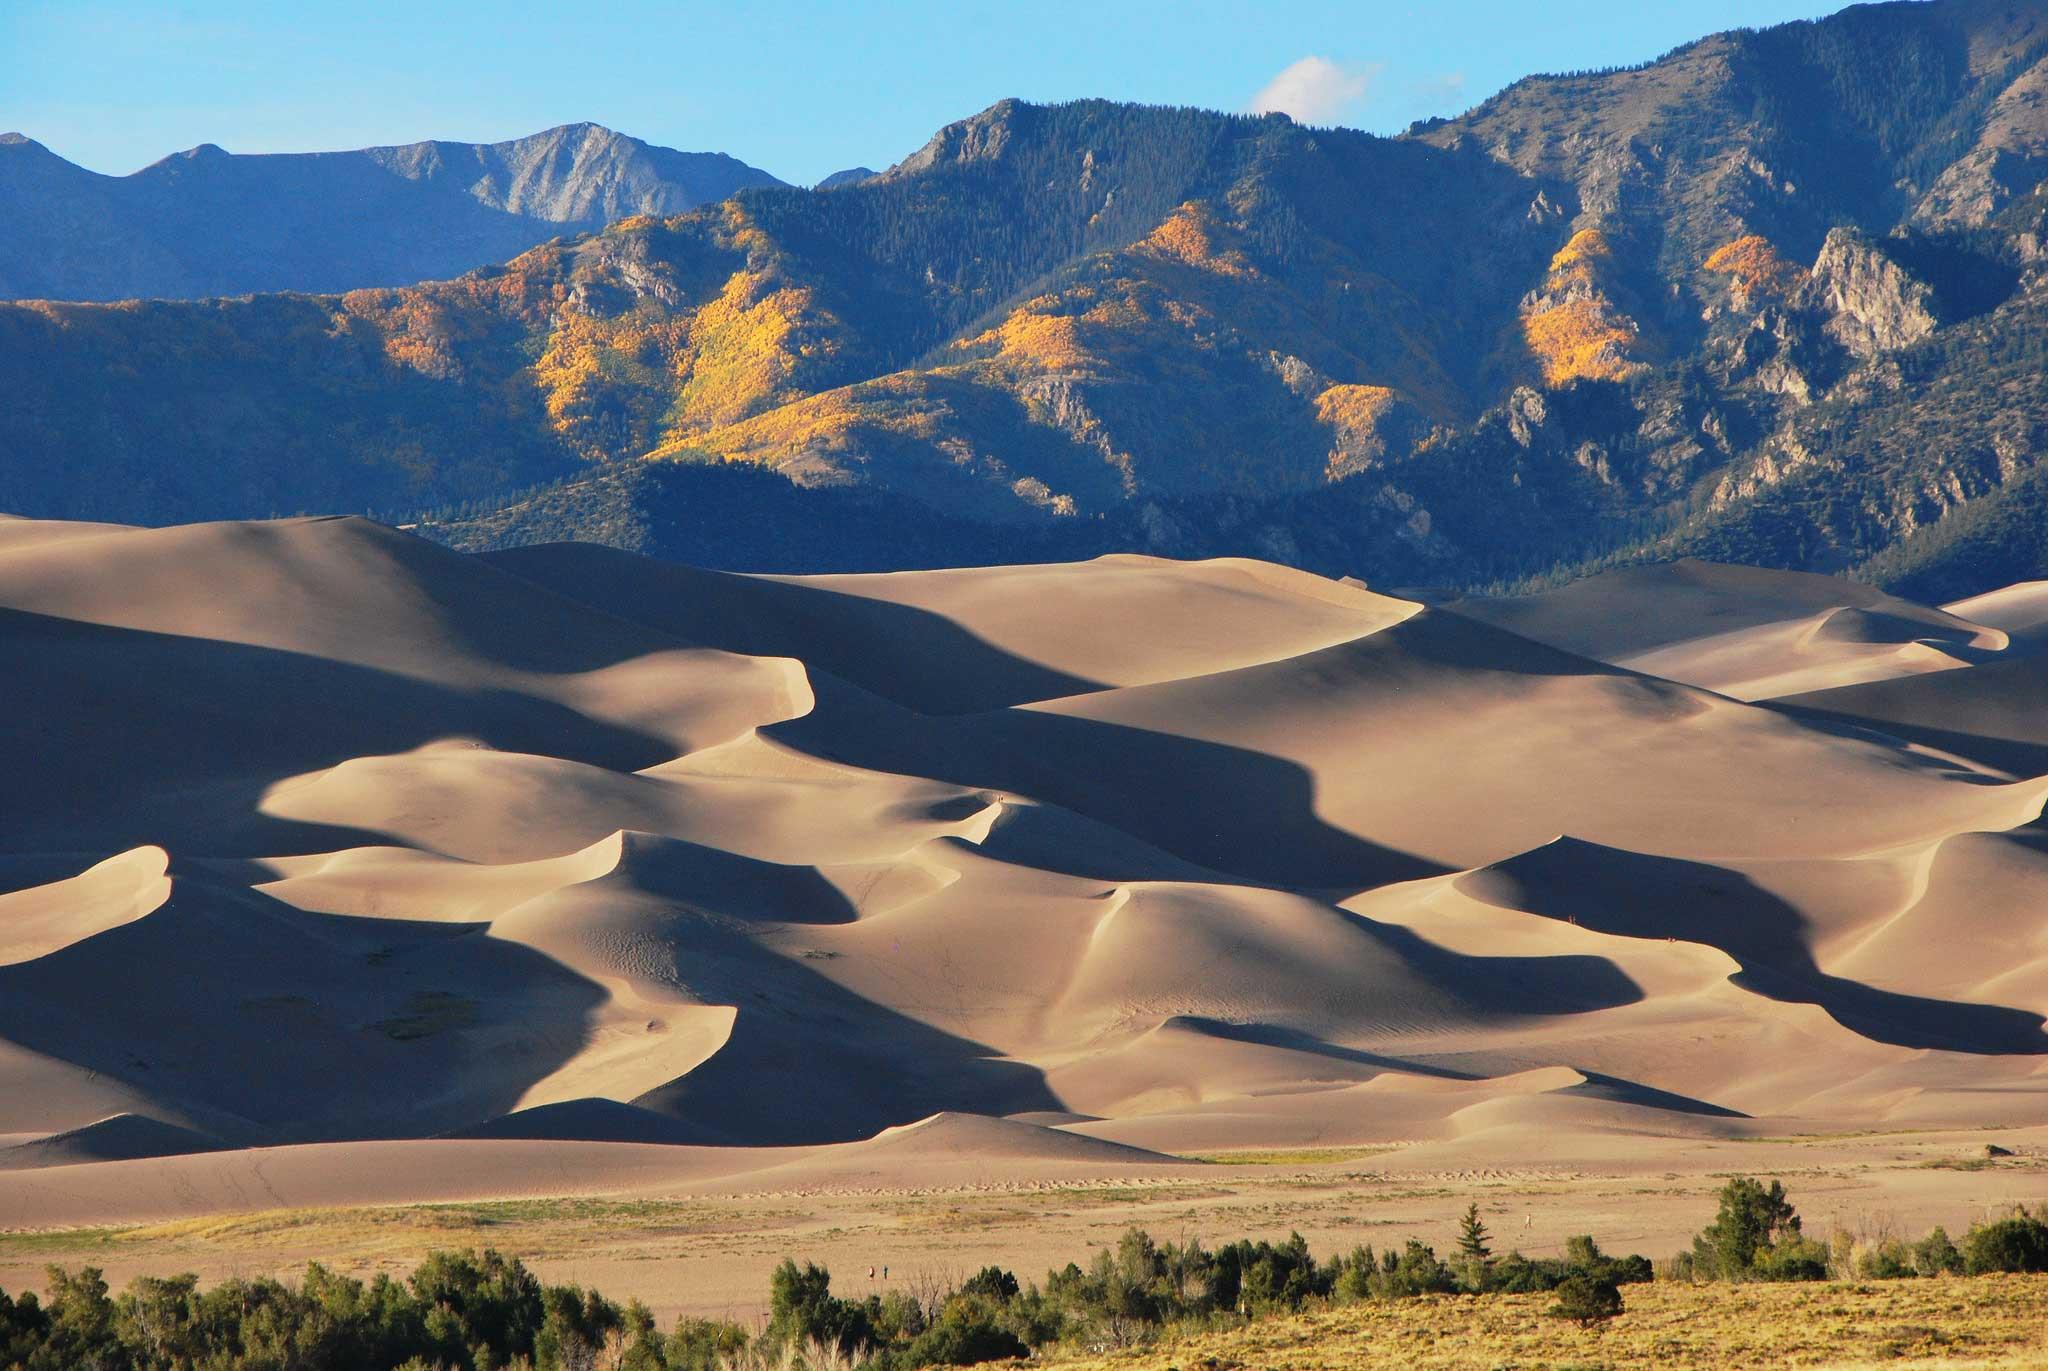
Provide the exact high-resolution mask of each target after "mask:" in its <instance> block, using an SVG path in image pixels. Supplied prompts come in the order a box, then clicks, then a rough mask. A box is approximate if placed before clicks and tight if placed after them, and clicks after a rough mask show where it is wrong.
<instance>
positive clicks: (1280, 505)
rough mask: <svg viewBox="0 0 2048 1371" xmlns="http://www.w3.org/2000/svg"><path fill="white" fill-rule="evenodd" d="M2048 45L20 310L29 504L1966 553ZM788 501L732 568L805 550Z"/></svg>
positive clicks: (2019, 391)
mask: <svg viewBox="0 0 2048 1371" xmlns="http://www.w3.org/2000/svg"><path fill="white" fill-rule="evenodd" d="M2044 83H2048V5H2044V4H2042V3H2040V0H2032V2H2031V3H1987V2H1986V0H1933V2H1932V3H1927V4H1889V5H1873V6H1859V7H1856V8H1853V9H1850V10H1846V11H1844V12H1842V13H1841V14H1838V15H1836V16H1834V17H1832V18H1829V19H1826V20H1822V21H1818V22H1813V23H1801V24H1793V25H1786V26H1782V27H1780V28H1775V29H1769V30H1763V31H1745V32H1735V33H1728V34H1721V35H1716V36H1713V37H1709V38H1706V39H1702V40H1700V41H1699V42H1696V43H1693V44H1689V45H1687V46H1686V47H1684V48H1681V49H1679V50H1677V51H1675V52H1673V53H1671V54H1669V55H1668V56H1666V57H1665V58H1663V59H1660V60H1659V61H1657V62H1654V63H1651V64H1648V65H1646V66H1644V67H1640V68H1635V69H1629V70H1622V71H1608V72H1598V73H1585V74H1576V75H1569V76H1547V77H1532V78H1530V79H1528V80H1526V81H1523V82H1520V83H1518V84H1516V85H1515V86H1512V87H1510V88H1509V89H1507V90H1506V91H1504V92H1502V93H1501V94H1500V95H1498V96H1496V97H1495V98H1493V99H1492V100H1489V101H1487V102H1486V103H1485V104H1483V105H1481V106H1480V107H1479V108H1477V109H1475V110H1473V111H1472V112H1470V113H1469V114H1467V115H1465V116H1463V117H1462V118H1459V119H1456V120H1449V121H1434V122H1432V123H1431V124H1429V125H1428V126H1424V127H1418V128H1417V129H1415V130H1412V131H1411V132H1410V134H1408V135H1407V136H1404V137H1401V138H1396V139H1385V138H1376V137H1372V136H1369V135H1365V134H1361V133H1356V132H1351V131H1346V130H1332V129H1309V128H1304V127H1300V126H1297V125H1295V124H1293V123H1292V122H1290V121H1289V120H1287V119H1286V118H1285V117H1284V116H1268V117H1263V118H1250V117H1243V116H1230V115H1221V114H1213V113H1208V112H1204V111H1197V110H1181V109H1160V108H1145V107H1134V106H1127V105H1116V104H1110V103H1106V102H1099V101H1098V102H1080V103H1076V104H1071V105H1063V106H1056V107H1039V106H1032V105H1028V104H1023V103H1020V102H1016V101H1004V102H1001V103H999V104H997V105H995V106H993V107H991V108H990V109H988V110H986V111H983V112H982V113H981V114H978V115H976V116H974V117H973V118H970V119H967V120H963V121H962V122H960V123H958V124H954V125H951V126H949V127H947V128H946V129H943V130H941V131H940V132H939V133H938V134H937V135H936V136H934V138H933V139H932V140H931V141H930V143H929V144H928V145H927V146H926V147H924V148H923V149H921V150H920V151H918V152H917V153H915V154H913V155H912V156H911V157H909V158H907V159H906V160H905V161H903V162H902V163H900V164H899V165H897V166H896V167H894V168H891V169H890V170H888V171H886V172H883V173H881V174H879V175H876V176H874V177H871V178H868V179H863V180H857V181H853V182H850V183H843V184H839V185H836V186H833V187H832V188H829V189H821V190H798V189H792V188H773V187H771V188H763V189H752V190H744V191H741V192H740V193H738V194H737V195H735V196H733V197H732V198H730V199H728V200H726V201H724V202H723V203H720V204H717V205H714V206H708V207H703V208H699V209H695V210H691V211H689V212H686V213H682V214H671V215H668V216H667V217H661V216H658V215H653V214H648V215H639V216H634V217H630V218H626V219H622V220H619V221H617V222H614V223H612V224H610V225H609V226H608V227H606V228H605V229H604V230H603V231H602V232H599V233H594V234H590V235H587V236H584V237H580V238H575V239H568V240H563V241H559V242H555V243H550V244H547V245H545V246H543V247H540V248H537V249H535V250H533V251H531V252H528V253H526V254H524V255H522V256H520V257H518V258H516V259H514V260H513V261H512V262H510V263H509V264H508V265H507V266H505V267H503V268H497V269H487V270H484V271H479V272H475V273H471V274H469V275H467V276H464V277H462V278H459V279H457V280H453V281H449V282H443V283H439V284H430V285H423V286H419V287H416V288H407V289H400V290H380V291H358V292H353V293H350V294H347V295H343V296H340V297H328V298H313V299H293V300H278V299H271V298H257V299H252V300H242V301H225V302H212V303H204V304H190V305H152V306H134V305H125V306H113V307H92V306H34V307H14V308H11V309H0V368H6V369H7V370H8V371H9V372H10V373H11V374H9V375H6V376H0V381H4V382H5V383H6V384H7V385H8V386H9V388H10V393H12V394H18V395H20V396H22V397H24V401H25V403H24V404H22V405H20V406H17V407H16V408H15V409H14V411H12V412H11V413H9V414H7V415H0V450H4V451H7V452H8V453H10V454H14V455H17V457H18V460H13V461H10V462H9V463H8V464H7V466H6V468H5V470H4V471H0V504H5V505H7V506H9V507H13V508H19V509H23V510H26V511H29V512H35V513H42V514H66V515H87V516H92V517H101V518H120V519H131V520H132V519H140V520H168V519H177V518H194V517H209V516H223V515H234V514H247V513H268V512H271V511H272V510H281V511H287V512H289V511H291V510H295V509H300V508H338V507H348V508H369V509H374V510H378V511H382V512H387V513H393V512H404V511H407V510H413V509H425V508H431V507H435V506H442V505H450V506H463V507H464V508H462V509H460V510H450V511H444V517H443V518H441V519H439V520H438V521H436V520H429V521H427V522H428V523H429V525H438V526H430V527H429V529H428V531H429V532H434V533H436V534H437V535H438V536H441V537H444V538H446V539H448V540H450V541H453V542H457V543H460V544H462V545H465V546H484V545H491V544H493V543H500V542H526V541H535V540H536V539H538V538H540V537H543V536H555V535H559V534H560V533H562V532H564V531H567V530H576V529H598V528H603V527H613V528H626V527H629V526H630V527H633V528H636V529H639V530H641V531H642V532H641V533H640V534H638V535H636V537H638V539H639V541H638V542H637V543H636V544H634V545H636V546H641V547H643V548H645V549H647V550H657V551H663V552H666V553H668V554H669V555H675V556H683V557H693V555H694V554H693V552H692V549H691V548H689V547H687V546H669V545H667V544H664V543H662V542H661V539H660V538H659V537H657V536H655V535H654V534H652V533H648V532H647V530H650V529H658V528H681V527H687V526H689V520H688V519H685V520H683V521H682V522H681V523H677V522H676V520H675V519H674V518H673V517H672V516H673V515H674V514H675V513H676V510H677V509H678V508H688V509H689V510H691V511H693V514H692V515H691V517H693V518H699V517H706V515H705V511H707V510H715V509H716V508H718V507H719V505H720V502H721V501H725V500H732V501H735V502H737V503H736V504H735V506H734V508H736V509H749V510H751V509H755V508H757V506H758V501H759V500H761V499H764V498H770V497H768V496H767V495H766V494H765V492H768V491H770V490H771V489H774V488H773V487H769V486H763V485H760V484H758V483H754V482H747V481H740V482H731V481H723V480H719V479H714V478H707V479H705V480H701V481H685V482H680V483H678V482H673V481H658V482H649V481H644V480H639V479H637V478H628V477H626V476H623V475H621V474H620V473H618V472H615V471H614V470H613V468H612V464H615V463H638V462H642V461H644V460H646V459H650V458H651V459H653V460H655V461H661V462H671V461H672V462H685V463H711V464H716V465H728V466H729V465H733V464H744V465H748V466H759V467H767V468H772V469H774V470H775V471H778V472H780V473H782V475H783V476H785V477H787V478H789V479H790V480H792V481H794V482H795V483H796V485H797V486H798V487H800V488H804V489H810V490H813V491H815V490H816V489H817V488H819V487H834V486H837V487H845V486H853V487H861V488H863V489H864V490H865V491H866V492H868V493H867V494H866V495H865V496H863V497H862V502H861V507H862V508H863V509H867V510H869V511H894V528H893V529H892V528H891V527H890V526H889V525H890V520H889V519H888V518H884V517H882V516H881V515H879V514H875V515H873V516H872V517H873V518H874V519H875V520H876V522H877V530H878V531H877V532H876V534H875V535H874V538H873V540H872V541H861V540H855V539H851V538H850V536H849V535H847V534H846V531H845V529H835V530H834V531H833V534H832V546H833V548H834V550H835V551H834V556H835V557H838V556H840V555H841V554H843V556H844V558H845V559H847V561H848V563H849V564H852V565H863V564H864V565H873V566H883V565H899V564H905V562H906V561H909V562H916V561H919V560H922V559H923V558H925V557H927V556H929V557H930V558H934V559H938V560H989V559H990V558H989V557H987V556H983V555H979V554H977V553H976V551H975V550H976V549H977V548H991V547H997V546H1000V547H1001V548H1002V549H1003V550H1004V551H1003V553H1002V558H1003V559H1012V560H1014V559H1015V558H1017V557H1018V556H1022V555H1030V554H1032V553H1036V552H1044V553H1047V554H1056V555H1081V554H1084V553H1087V552H1091V551H1103V550H1115V549H1119V548H1134V549H1138V550H1145V551H1153V552H1161V553H1169V554H1181V555H1187V554H1196V553H1225V552H1228V553H1247V554H1251V555H1257V556H1261V557H1267V558H1271V559H1274V560H1281V561H1289V562H1293V563H1295V564H1298V565H1304V566H1309V567H1312V568H1314V569H1317V570H1322V571H1326V572H1345V573H1351V574H1361V575H1366V576H1369V577H1372V578H1374V579H1378V580H1384V581H1391V582H1392V583H1398V584H1409V585H1443V586H1474V585H1499V584H1516V583H1520V582H1522V581H1524V580H1526V579H1528V578H1530V577H1546V576H1554V575H1560V574H1569V573H1570V572H1571V571H1573V570H1574V569H1576V568H1582V567H1586V566H1589V565H1597V564H1604V563H1607V562H1612V561H1625V560H1634V559H1641V558H1649V557H1664V556H1670V555H1673V554H1681V553H1697V554H1699V555H1704V556H1712V557H1718V558H1736V559H1740V560H1748V561H1754V562H1759V563H1769V564H1775V565H1786V566H1797V567H1809V568H1821V569H1843V568H1854V567H1867V569H1868V571H1869V574H1872V575H1883V576H1888V577H1899V576H1907V575H1914V574H1918V572H1917V570H1916V568H1918V567H1920V566H1921V565H1922V564H1923V563H1924V562H1926V561H1927V559H1929V558H1933V557H1936V556H1937V555H1938V556H1939V557H1940V558H1941V559H1942V565H1943V566H1944V567H1948V568H1949V569H1950V570H1949V572H1945V573H1944V574H1945V575H1949V576H1950V579H1951V580H1954V581H1956V582H1957V584H1962V583H1965V582H1970V581H1971V579H1972V577H1973V576H1975V575H1977V574H1978V573H1977V571H1975V570H1973V568H1977V567H1979V565H1980V563H1983V562H1984V560H1985V558H1986V557H1987V556H1988V555H1989V554H1988V553H1986V552H1985V551H1984V545H1985V540H1986V539H1987V538H1988V537H1990V536H1991V535H1988V534H1985V533H1983V532H1982V531H1981V530H1982V529H1985V528H1990V527H1992V523H1991V522H1988V521H1987V519H1986V517H1985V515H1983V514H1982V513H1981V512H1980V513H1977V514H1975V515H1973V518H1974V520H1975V523H1974V524H1973V525H1971V526H1972V527H1976V528H1978V529H1979V530H1980V531H1979V532H1978V533H1975V534H1972V533H1970V532H1969V530H1968V528H1966V527H1964V525H1963V524H1958V525H1957V526H1956V530H1957V532H1956V535H1955V536H1954V537H1952V538H1950V539H1948V540H1946V541H1941V540H1938V539H1935V540H1933V541H1930V539H1932V538H1933V534H1934V531H1935V530H1938V529H1939V528H1940V527H1941V526H1942V525H1943V523H1944V521H1945V519H1946V518H1948V517H1949V516H1950V515H1951V512H1952V511H1957V510H1965V509H1970V508H1971V507H1972V505H1973V504H1974V505H1975V506H1976V507H1977V509H1978V510H1979V511H1983V510H1988V509H1990V508H1991V507H1992V506H1991V505H1989V504H1985V503H1984V502H1985V501H1994V502H1996V503H1998V504H2000V505H2003V504H2009V503H2012V502H2013V501H2014V500H2016V499H2023V498H2025V496H2024V492H2025V491H2026V490H2028V489H2031V486H2030V485H2029V484H2028V482H2029V481H2030V480H2031V477H2030V476H2029V473H2031V472H2032V471H2033V469H2034V466H2035V463H2036V462H2037V460H2038V456H2039V454H2040V452H2041V451H2042V446H2043V443H2042V428H2041V422H2042V419H2043V418H2044V417H2048V416H2044V415H2043V412H2042V411H2043V400H2044V386H2043V381H2042V375H2043V369H2042V365H2041V363H2042V360H2043V357H2042V350H2043V344H2042V342H2041V340H2042V339H2043V337H2044V336H2048V334H2044V330H2043V327H2042V325H2043V323H2044V322H2048V319H2044V303H2048V295H2044V289H2048V287H2044V285H2043V272H2042V263H2043V258H2044V247H2043V243H2044V237H2043V218H2044V213H2048V192H2044V188H2043V177H2044V176H2048V105H2044V102H2043V100H2042V98H2041V95H2042V88H2043V85H2044ZM30 359H33V362H32V363H31V360H30ZM591 464H596V468H595V470H594V471H593V470H591V469H590V468H591ZM586 478H587V479H586ZM562 482H566V484H557V485H555V486H554V487H553V489H551V490H550V491H547V492H544V493H543V494H542V495H540V496H538V497H535V498H525V499H521V500H518V501H508V500H504V499H500V498H498V496H499V493H500V492H502V491H505V490H507V489H510V488H514V487H526V486H529V485H533V484H548V483H562ZM772 499H773V503H775V504H776V506H777V507H778V508H780V507H782V506H783V505H784V504H786V503H788V502H789V501H794V502H795V504H794V506H793V508H803V507H804V501H803V497H802V494H801V490H800V491H798V492H796V493H794V494H792V495H791V496H789V497H788V499H787V500H785V498H784V497H783V496H781V495H775V496H773V497H772ZM679 501H680V502H681V505H680V506H679V505H678V503H677V502H679ZM344 502H345V503H344ZM487 506H488V507H491V508H492V509H494V510H495V511H496V512H490V513H486V507H487ZM844 507H846V506H845V505H844V502H843V501H833V500H823V501H821V502H819V503H818V506H817V509H816V510H815V511H814V512H815V514H816V516H817V518H820V519H825V518H830V517H832V516H831V515H830V514H829V513H828V512H827V511H828V510H829V509H839V508H844ZM453 513H460V514H462V515H464V516H465V517H464V518H462V519H452V520H451V519H450V518H448V517H445V516H446V515H448V514H453ZM477 516H483V517H477ZM709 517H715V516H709ZM790 517H792V518H797V519H799V520H800V521H801V518H802V517H803V516H800V515H796V514H792V515H791V516H790ZM862 517H863V519H865V518H868V517H870V516H862ZM935 521H937V522H935ZM856 522H859V521H856ZM913 523H914V524H917V525H918V528H919V530H920V531H919V532H917V533H916V534H909V533H907V532H905V529H907V528H908V526H909V525H911V524H913ZM746 527H747V524H746V522H745V521H740V524H739V527H738V528H737V529H735V530H730V531H728V532H726V533H723V534H721V538H720V542H719V546H720V547H722V548H726V549H728V550H729V551H730V552H731V555H732V557H733V558H736V559H737V561H736V562H735V564H738V563H739V562H746V563H749V564H757V565H760V564H772V562H773V560H774V555H775V554H774V553H773V548H775V547H777V546H780V547H783V548H787V547H789V546H791V543H792V539H791V537H790V533H789V528H788V527H787V526H780V527H777V528H775V529H766V528H762V529H760V530H759V531H758V533H757V534H754V535H749V534H748V533H747V532H746ZM933 530H938V531H937V532H934V531H933ZM600 536H602V535H600ZM749 536H753V537H755V541H753V542H747V541H746V540H747V538H748V537H749ZM1915 549H1917V550H1915ZM721 555H722V554H721ZM2011 561H2012V558H2011V557H2010V556H2005V557H2004V559H2003V561H2002V562H2001V564H2000V566H1999V568H1998V570H1997V573H1996V574H1995V575H1993V576H1992V577H1991V579H1992V580H2010V579H2012V578H2013V576H2014V575H2017V574H2031V573H2030V570H2029V568H2026V567H2020V568H2015V567H2013V566H2011V565H2009V563H2010V562H2011ZM1986 574H1988V572H1987V573H1986ZM1987 583H1988V582H1987ZM1962 588H1963V589H1971V588H1976V587H1975V586H1974V585H1973V584H1962Z"/></svg>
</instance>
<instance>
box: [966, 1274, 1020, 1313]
mask: <svg viewBox="0 0 2048 1371" xmlns="http://www.w3.org/2000/svg"><path fill="white" fill-rule="evenodd" d="M960 1293H961V1294H963V1295H980V1296H981V1297H983V1298H984V1299H988V1300H993V1301H994V1302H995V1303H997V1304H1008V1303H1009V1302H1010V1301H1011V1300H1013V1299H1015V1298H1017V1278H1016V1277H1015V1276H1013V1275H1011V1274H1010V1273H1009V1272H1007V1271H1005V1270H1003V1268H1002V1267H1000V1266H984V1267H982V1268H981V1270H979V1271H977V1272H975V1273H974V1274H973V1275H972V1276H969V1277H968V1278H967V1279H966V1281H965V1282H963V1283H962V1284H961V1286H960Z"/></svg>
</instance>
